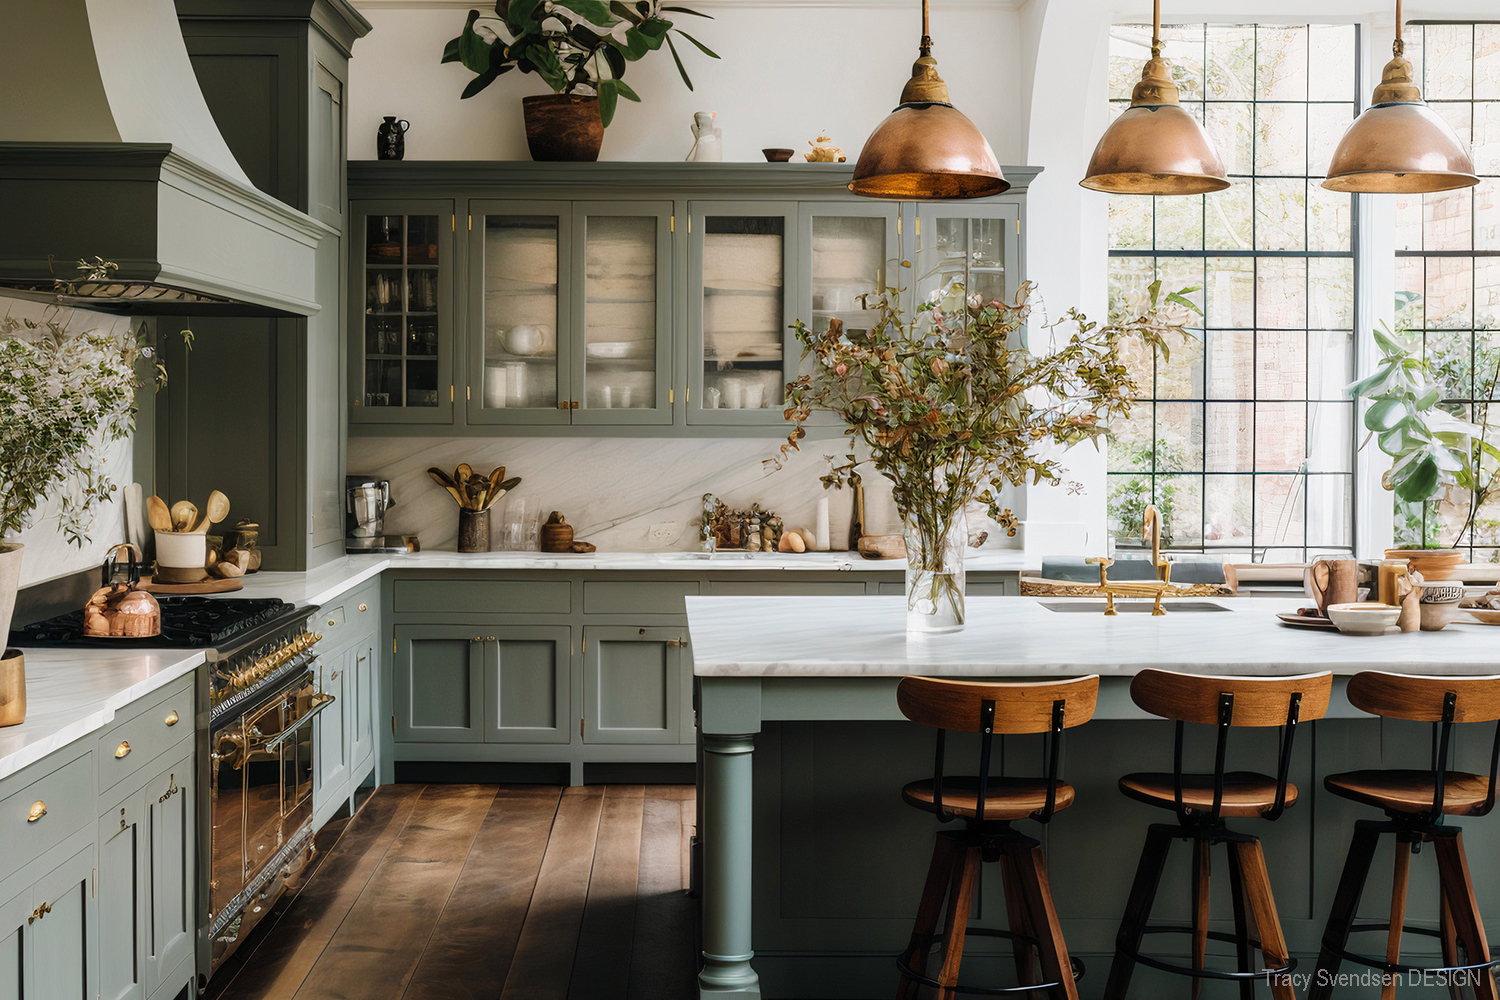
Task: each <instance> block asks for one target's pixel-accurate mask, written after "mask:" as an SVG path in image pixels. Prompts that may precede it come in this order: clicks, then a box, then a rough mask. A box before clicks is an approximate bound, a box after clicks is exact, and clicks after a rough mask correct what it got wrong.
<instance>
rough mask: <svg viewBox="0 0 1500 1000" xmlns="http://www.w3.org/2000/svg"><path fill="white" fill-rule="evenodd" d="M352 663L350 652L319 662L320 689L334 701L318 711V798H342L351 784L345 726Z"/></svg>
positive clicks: (314, 723) (326, 799) (316, 722)
mask: <svg viewBox="0 0 1500 1000" xmlns="http://www.w3.org/2000/svg"><path fill="white" fill-rule="evenodd" d="M349 663H350V657H349V655H348V654H347V653H341V654H339V655H337V656H332V657H325V658H322V659H320V660H319V661H318V689H319V690H320V691H322V692H323V693H324V694H325V695H332V696H333V698H334V704H332V705H330V706H328V707H327V708H325V709H324V710H323V711H321V712H319V713H318V717H317V719H316V720H314V722H313V725H315V726H317V727H318V732H317V741H318V801H319V805H320V806H321V805H322V804H324V803H326V802H327V801H328V799H329V798H330V797H332V798H342V797H343V796H344V795H345V793H346V792H347V791H348V788H347V786H348V783H349V740H348V732H347V729H346V725H345V724H346V722H347V716H348V712H349V701H348V691H349Z"/></svg>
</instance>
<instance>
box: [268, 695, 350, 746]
mask: <svg viewBox="0 0 1500 1000" xmlns="http://www.w3.org/2000/svg"><path fill="white" fill-rule="evenodd" d="M337 700H338V699H336V698H334V696H333V695H331V694H320V695H317V703H316V704H315V705H313V707H312V708H310V709H308V711H307V714H306V715H303V716H302V717H300V718H299V719H298V720H297V721H296V722H294V723H292V724H291V725H290V726H288V727H287V728H286V729H283V730H282V731H281V732H280V733H278V734H277V735H276V736H274V737H273V738H271V739H270V740H268V741H267V742H266V743H265V744H263V745H262V746H261V747H260V749H261V750H262V751H264V752H265V753H270V752H271V751H272V750H275V749H277V748H278V747H280V746H281V744H283V743H285V742H286V741H287V740H289V739H291V738H292V735H293V734H294V733H296V732H297V730H299V729H301V728H302V727H303V726H304V725H305V724H306V723H308V722H310V721H311V720H312V719H313V718H315V717H316V716H317V714H318V713H319V712H321V711H323V709H325V708H327V707H328V706H329V705H332V704H333V703H334V702H335V701H337Z"/></svg>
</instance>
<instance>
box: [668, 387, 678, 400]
mask: <svg viewBox="0 0 1500 1000" xmlns="http://www.w3.org/2000/svg"><path fill="white" fill-rule="evenodd" d="M667 402H669V403H675V402H677V390H676V389H668V390H667Z"/></svg>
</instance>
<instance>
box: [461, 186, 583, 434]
mask: <svg viewBox="0 0 1500 1000" xmlns="http://www.w3.org/2000/svg"><path fill="white" fill-rule="evenodd" d="M572 221H573V220H572V206H571V204H570V203H568V202H524V203H523V202H502V201H474V202H470V203H469V213H468V220H467V222H468V225H469V227H470V228H469V260H468V279H469V288H468V299H469V311H468V318H467V326H468V331H467V332H468V359H469V384H468V390H467V396H468V416H469V422H470V423H490V424H500V423H517V424H566V423H568V422H569V417H570V414H569V408H570V405H571V404H570V396H569V394H568V388H569V365H570V363H571V362H572V357H571V347H572V344H571V343H570V338H569V337H568V330H569V308H570V305H571V295H572V286H571V280H572V273H571V269H570V266H569V264H570V261H571V259H572V239H573V233H572Z"/></svg>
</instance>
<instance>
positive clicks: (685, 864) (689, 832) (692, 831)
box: [680, 799, 698, 889]
mask: <svg viewBox="0 0 1500 1000" xmlns="http://www.w3.org/2000/svg"><path fill="white" fill-rule="evenodd" d="M680 807H681V809H682V887H683V888H684V889H691V888H692V887H693V837H695V836H696V835H697V833H698V803H697V802H696V801H695V800H693V799H683V800H682V802H681V804H680Z"/></svg>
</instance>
